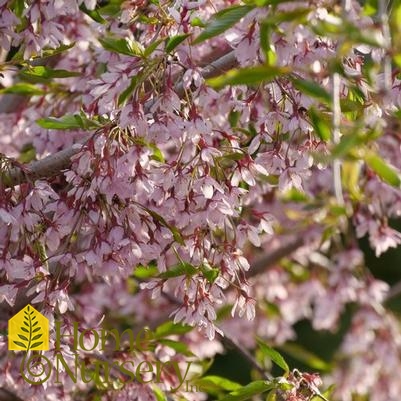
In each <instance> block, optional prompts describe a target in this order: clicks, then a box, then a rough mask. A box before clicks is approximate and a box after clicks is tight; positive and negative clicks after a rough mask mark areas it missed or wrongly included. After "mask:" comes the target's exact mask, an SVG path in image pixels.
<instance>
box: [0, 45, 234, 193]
mask: <svg viewBox="0 0 401 401" xmlns="http://www.w3.org/2000/svg"><path fill="white" fill-rule="evenodd" d="M235 65H237V61H236V58H235V55H234V51H231V52H229V53H227V54H225V55H223V56H222V57H220V58H218V59H217V60H215V61H213V62H211V63H210V64H209V65H207V66H206V67H204V68H203V69H202V71H201V74H202V76H203V77H204V78H205V79H207V78H212V77H214V76H217V75H219V74H221V73H222V72H224V71H227V70H229V69H231V68H233V67H234V66H235ZM175 91H176V93H177V94H178V95H179V96H182V95H183V94H184V87H183V83H182V81H180V82H179V83H178V84H177V85H176V87H175ZM13 100H14V101H16V100H18V99H16V98H10V99H8V101H9V104H8V105H7V106H6V105H3V108H1V107H0V111H3V112H4V111H6V110H9V109H10V107H12V105H13V104H14V102H13ZM3 101H4V100H3ZM152 104H153V101H150V102H147V103H145V107H144V109H145V112H148V111H149V109H150V107H151V106H152ZM85 140H87V138H84V140H83V141H85ZM81 148H82V144H75V145H73V146H72V147H70V148H67V149H64V150H62V151H60V152H57V153H55V154H53V155H50V156H47V157H46V158H44V159H42V160H38V161H34V162H31V163H29V164H27V165H24V166H21V167H14V168H12V169H11V170H10V172H9V173H8V174H7V175H6V177H5V179H4V183H3V185H4V186H5V187H6V188H10V187H13V186H15V185H18V184H21V183H24V182H27V181H28V180H35V179H40V178H50V177H53V176H55V175H58V174H60V173H61V172H62V171H63V170H65V169H67V168H68V167H69V166H70V164H71V157H72V156H74V155H75V154H77V153H78V152H79V151H80V149H81Z"/></svg>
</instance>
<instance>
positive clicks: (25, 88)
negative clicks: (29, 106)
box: [0, 82, 45, 96]
mask: <svg viewBox="0 0 401 401" xmlns="http://www.w3.org/2000/svg"><path fill="white" fill-rule="evenodd" d="M0 93H15V94H17V95H27V96H34V95H43V94H44V93H45V91H44V90H43V89H40V88H38V87H37V86H35V85H32V84H28V83H24V82H18V83H16V84H14V85H12V86H9V87H8V88H4V89H1V90H0Z"/></svg>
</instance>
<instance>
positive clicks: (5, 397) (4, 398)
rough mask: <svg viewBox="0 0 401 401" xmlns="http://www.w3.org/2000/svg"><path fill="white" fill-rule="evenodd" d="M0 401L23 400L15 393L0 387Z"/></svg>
mask: <svg viewBox="0 0 401 401" xmlns="http://www.w3.org/2000/svg"><path fill="white" fill-rule="evenodd" d="M0 401H22V399H21V398H19V397H18V396H17V395H16V394H15V393H13V392H11V391H10V390H7V389H6V388H4V387H0Z"/></svg>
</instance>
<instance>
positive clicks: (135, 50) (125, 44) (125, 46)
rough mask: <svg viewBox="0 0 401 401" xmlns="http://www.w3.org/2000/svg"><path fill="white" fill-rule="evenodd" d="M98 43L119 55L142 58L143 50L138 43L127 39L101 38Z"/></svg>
mask: <svg viewBox="0 0 401 401" xmlns="http://www.w3.org/2000/svg"><path fill="white" fill-rule="evenodd" d="M99 42H100V43H101V44H102V46H103V47H104V48H105V49H106V50H108V51H110V52H114V53H121V54H124V55H126V56H134V57H142V56H143V49H142V47H141V46H140V44H139V43H138V42H135V41H131V40H128V39H114V38H111V37H108V38H101V39H99Z"/></svg>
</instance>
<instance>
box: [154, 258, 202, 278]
mask: <svg viewBox="0 0 401 401" xmlns="http://www.w3.org/2000/svg"><path fill="white" fill-rule="evenodd" d="M196 273H199V271H198V269H196V268H195V267H194V266H192V265H191V264H189V263H185V262H183V263H179V264H178V265H175V266H174V267H172V268H171V269H169V270H167V271H165V272H163V273H160V274H159V278H162V279H168V278H173V277H179V276H193V275H194V274H196Z"/></svg>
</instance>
